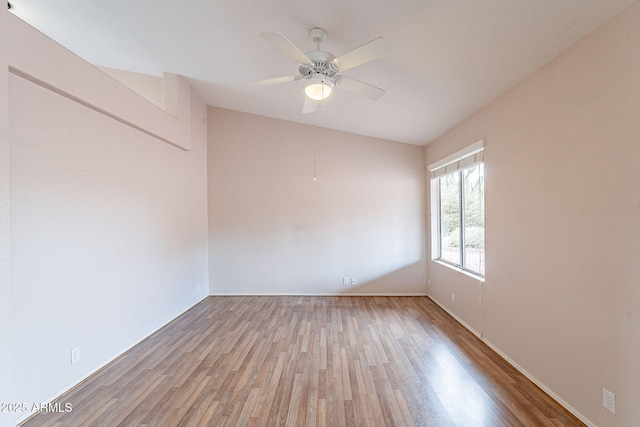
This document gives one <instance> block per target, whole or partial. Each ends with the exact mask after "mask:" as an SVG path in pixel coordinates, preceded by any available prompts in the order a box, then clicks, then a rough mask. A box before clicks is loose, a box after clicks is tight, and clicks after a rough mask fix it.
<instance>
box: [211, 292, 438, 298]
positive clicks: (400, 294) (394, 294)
mask: <svg viewBox="0 0 640 427" xmlns="http://www.w3.org/2000/svg"><path fill="white" fill-rule="evenodd" d="M209 296H212V297H274V296H276V297H280V296H282V297H426V296H427V293H426V292H353V293H348V292H341V293H332V292H329V293H287V292H276V293H273V292H270V293H246V294H245V293H241V294H238V293H233V294H214V293H211V294H209Z"/></svg>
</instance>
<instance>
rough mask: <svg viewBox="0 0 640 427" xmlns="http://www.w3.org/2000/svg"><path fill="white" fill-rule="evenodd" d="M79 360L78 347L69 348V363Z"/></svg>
mask: <svg viewBox="0 0 640 427" xmlns="http://www.w3.org/2000/svg"><path fill="white" fill-rule="evenodd" d="M79 360H80V347H76V348H74V349H72V350H71V364H72V365H73V364H74V363H76V362H78V361H79Z"/></svg>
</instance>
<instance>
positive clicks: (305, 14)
mask: <svg viewBox="0 0 640 427" xmlns="http://www.w3.org/2000/svg"><path fill="white" fill-rule="evenodd" d="M11 3H12V12H13V13H15V14H16V15H17V16H19V17H21V18H22V19H24V20H25V21H27V22H29V23H30V24H31V25H33V26H34V27H36V28H38V29H39V30H40V31H42V32H44V33H45V34H47V35H49V36H50V37H51V38H53V39H54V40H56V41H58V42H59V43H61V44H62V45H64V46H66V47H67V48H69V49H70V50H72V51H74V52H75V53H77V54H78V55H80V56H82V57H83V58H85V59H86V60H88V61H89V62H92V63H94V64H96V65H102V66H107V67H112V68H120V69H124V70H129V71H135V72H140V73H146V74H152V75H158V76H159V75H161V74H162V73H163V72H165V71H167V72H171V73H176V74H180V75H182V76H185V77H187V78H188V79H189V80H190V81H191V84H192V85H193V86H194V87H195V88H196V90H197V91H198V93H199V94H200V96H201V97H202V98H203V99H204V101H205V102H206V103H207V104H209V105H212V106H217V107H222V108H229V109H233V110H239V111H245V112H249V113H254V114H260V115H264V116H269V117H276V118H280V119H285V120H291V121H295V122H301V123H308V124H311V123H313V122H314V115H313V114H310V115H308V114H306V115H305V114H302V112H301V110H302V104H303V102H304V95H303V92H302V89H301V88H302V83H301V82H289V83H283V84H279V85H274V86H265V87H258V88H256V87H253V88H248V87H245V86H242V85H241V83H245V82H250V81H255V80H262V79H268V78H273V77H280V76H289V75H295V74H297V65H296V64H295V63H293V62H292V61H291V60H290V59H289V58H288V57H286V56H285V55H284V54H282V53H281V52H280V51H278V50H277V49H276V48H275V47H273V46H272V45H270V44H269V43H268V42H267V41H266V40H264V39H263V38H262V37H261V36H260V33H261V32H265V31H279V32H281V33H283V34H284V35H285V36H286V37H287V38H289V39H290V40H291V41H292V42H293V43H294V44H296V45H297V46H298V47H299V48H300V49H301V50H302V51H304V52H307V51H311V50H315V45H314V43H313V41H312V40H311V37H310V35H309V34H308V31H309V30H310V29H311V28H313V27H321V28H323V29H325V30H326V31H327V33H328V36H327V39H326V40H325V42H324V43H323V44H322V49H323V50H327V51H329V52H332V53H333V54H334V55H336V56H338V55H340V54H342V53H344V52H347V51H349V50H351V49H353V48H355V47H357V46H359V45H361V44H363V43H365V42H367V41H369V40H372V39H374V38H376V37H378V36H382V37H384V38H385V39H386V40H387V41H389V43H391V45H392V46H393V49H394V50H393V53H391V54H390V55H388V56H385V57H383V58H381V59H377V60H374V61H372V62H369V63H366V64H364V65H361V66H359V67H356V68H353V69H351V70H348V71H346V72H345V73H344V75H345V76H349V77H352V78H355V79H358V80H362V81H364V82H367V83H369V84H372V85H374V86H378V87H381V88H384V89H386V93H385V95H384V96H383V97H382V98H381V99H380V100H378V101H371V100H369V99H366V98H360V97H358V96H357V95H354V94H352V93H350V92H346V91H343V90H342V91H341V90H340V89H339V88H338V89H337V90H336V91H335V92H334V94H333V95H332V96H331V97H330V98H329V100H328V101H326V103H325V104H324V107H323V108H321V109H319V110H318V112H317V113H316V114H315V122H316V124H317V125H318V126H322V127H328V128H332V129H338V130H343V131H347V132H353V133H357V134H362V135H369V136H374V137H379V138H384V139H390V140H394V141H401V142H406V143H410V144H417V145H426V144H428V143H429V142H431V141H433V140H434V139H435V138H437V137H438V136H440V135H442V134H443V133H444V132H446V131H447V130H448V129H450V128H451V127H452V126H454V125H456V124H457V123H459V122H460V121H462V120H463V119H464V118H466V117H468V116H469V115H470V114H472V113H473V112H475V111H477V110H478V109H479V108H481V107H482V106H484V105H485V104H487V103H488V102H490V101H491V100H492V99H494V98H495V97H497V96H498V95H500V94H501V93H503V92H504V91H505V90H507V89H509V88H510V87H512V86H513V85H514V84H516V83H517V82H519V81H520V80H522V79H523V78H524V77H526V76H527V75H528V74H530V73H531V72H533V71H534V70H536V69H537V68H539V67H540V66H541V65H543V64H544V63H545V62H547V61H549V60H550V59H551V58H553V57H554V56H556V55H557V54H558V53H559V52H561V51H563V50H564V49H566V48H567V47H568V46H570V45H571V44H573V43H574V42H576V41H577V40H579V39H580V38H581V37H583V36H584V35H586V34H587V33H589V32H590V31H591V30H593V29H594V28H596V27H597V26H599V25H600V24H602V23H603V22H604V21H606V20H607V19H608V18H610V17H611V16H613V15H614V14H616V13H617V12H618V11H620V10H621V9H623V8H624V7H626V6H627V5H629V4H631V3H633V1H632V0H482V1H481V0H395V1H393V0H341V1H338V0H325V1H319V0H315V1H311V0H233V1H232V0H226V1H225V0H186V1H182V2H176V1H166V0H135V1H131V0H128V1H125V0H110V1H86V0H75V1H74V0H57V1H55V2H52V1H51V0H11Z"/></svg>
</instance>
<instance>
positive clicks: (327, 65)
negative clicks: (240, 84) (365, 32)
mask: <svg viewBox="0 0 640 427" xmlns="http://www.w3.org/2000/svg"><path fill="white" fill-rule="evenodd" d="M309 33H310V34H311V37H312V38H313V41H314V42H315V43H316V50H314V51H311V52H307V53H303V52H302V51H301V50H300V49H298V48H297V47H296V45H294V44H293V43H291V41H289V39H287V38H286V37H285V36H284V35H282V33H276V32H266V33H262V34H261V35H262V37H264V38H265V39H266V40H267V41H268V42H269V43H271V44H272V45H274V46H275V47H277V48H278V49H280V51H281V52H282V53H284V54H285V55H287V56H288V57H289V58H291V59H293V60H294V61H295V62H297V63H298V72H299V74H298V75H296V76H286V77H278V78H275V79H268V80H260V81H257V82H253V83H249V84H248V85H249V86H264V85H271V84H276V83H286V82H291V81H297V80H304V84H303V88H304V92H305V95H306V97H305V103H304V106H303V108H302V112H303V113H313V112H314V111H316V108H317V106H318V101H322V100H324V99H326V98H328V97H329V95H331V92H332V91H333V89H334V88H335V87H338V88H341V89H344V90H347V91H349V92H353V93H355V94H358V95H361V96H364V97H366V98H369V99H372V100H377V99H380V97H381V96H382V95H384V89H380V88H379V87H375V86H372V85H370V84H367V83H363V82H361V81H359V80H355V79H352V78H349V77H346V76H343V75H342V74H340V73H342V72H343V71H346V70H349V69H351V68H353V67H357V66H358V65H362V64H364V63H365V62H369V61H372V60H374V59H377V58H380V57H382V56H384V55H387V54H388V53H390V52H391V51H392V48H391V45H390V44H389V42H387V41H386V40H385V39H383V38H382V37H378V38H377V39H374V40H371V41H370V42H368V43H365V44H363V45H362V46H360V47H357V48H355V49H353V50H350V51H349V52H347V53H344V54H342V55H340V56H338V57H336V56H334V55H333V54H331V53H329V52H325V51H323V50H320V43H322V41H323V40H324V39H325V37H327V32H326V31H324V30H323V29H321V28H312V29H311V30H310V31H309Z"/></svg>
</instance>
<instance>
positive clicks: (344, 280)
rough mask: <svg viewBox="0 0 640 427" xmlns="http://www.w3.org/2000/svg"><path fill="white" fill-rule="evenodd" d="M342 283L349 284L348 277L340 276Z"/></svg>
mask: <svg viewBox="0 0 640 427" xmlns="http://www.w3.org/2000/svg"><path fill="white" fill-rule="evenodd" d="M342 284H343V285H345V286H347V285H348V284H349V278H348V277H343V278H342Z"/></svg>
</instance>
